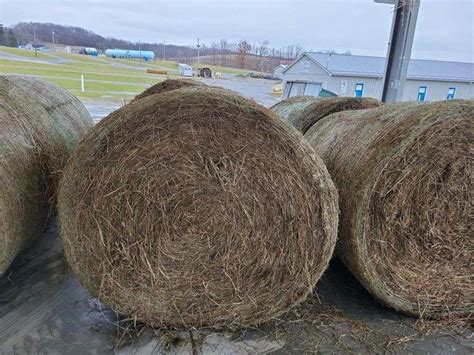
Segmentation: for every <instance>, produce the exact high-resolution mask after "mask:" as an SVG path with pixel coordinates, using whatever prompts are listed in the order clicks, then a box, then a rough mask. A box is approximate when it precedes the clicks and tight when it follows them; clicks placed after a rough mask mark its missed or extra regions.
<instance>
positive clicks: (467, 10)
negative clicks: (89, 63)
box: [0, 0, 474, 62]
mask: <svg viewBox="0 0 474 355" xmlns="http://www.w3.org/2000/svg"><path fill="white" fill-rule="evenodd" d="M473 19H474V0H421V8H420V13H419V17H418V25H417V31H416V34H415V43H414V47H413V53H412V57H413V58H422V59H439V60H455V61H465V62H474V54H473V47H474V39H473V32H474V27H473V26H474V25H473ZM0 21H2V22H3V23H4V24H6V25H14V24H16V23H18V22H22V21H26V22H29V21H34V22H53V23H58V24H63V25H73V26H80V27H83V28H86V29H88V30H91V31H94V32H96V33H98V34H100V35H102V36H111V37H117V38H121V39H127V40H131V41H138V40H141V41H146V42H162V41H163V40H166V42H167V43H175V44H183V45H193V44H195V43H196V38H197V37H200V39H201V42H204V43H206V45H210V44H211V42H212V41H218V40H219V39H221V38H224V39H227V40H228V41H231V42H235V41H237V40H239V39H247V40H248V41H250V42H253V43H258V42H261V41H264V40H268V41H269V42H270V46H272V47H275V48H279V47H281V46H283V45H286V44H290V43H299V44H301V45H302V46H303V47H304V49H305V50H324V49H334V50H337V51H344V50H350V51H351V52H352V53H353V54H362V55H379V56H384V55H385V53H386V45H387V40H388V36H389V31H390V24H391V21H392V6H390V5H385V4H376V3H374V2H373V0H296V1H292V0H173V1H171V0H162V1H158V0H155V1H149V0H142V1H131V0H103V1H92V0H0Z"/></svg>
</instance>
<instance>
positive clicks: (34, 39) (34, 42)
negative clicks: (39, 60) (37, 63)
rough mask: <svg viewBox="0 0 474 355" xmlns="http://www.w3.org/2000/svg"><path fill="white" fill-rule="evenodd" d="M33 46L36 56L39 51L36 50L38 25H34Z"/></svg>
mask: <svg viewBox="0 0 474 355" xmlns="http://www.w3.org/2000/svg"><path fill="white" fill-rule="evenodd" d="M33 48H34V49H35V57H37V56H38V52H37V50H36V26H35V25H33Z"/></svg>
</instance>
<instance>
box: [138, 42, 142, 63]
mask: <svg viewBox="0 0 474 355" xmlns="http://www.w3.org/2000/svg"><path fill="white" fill-rule="evenodd" d="M138 52H139V53H138V55H139V56H140V65H142V43H141V41H138Z"/></svg>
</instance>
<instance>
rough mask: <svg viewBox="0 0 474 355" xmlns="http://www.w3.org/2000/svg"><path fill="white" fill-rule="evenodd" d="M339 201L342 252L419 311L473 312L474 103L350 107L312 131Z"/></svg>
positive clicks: (390, 300)
mask: <svg viewBox="0 0 474 355" xmlns="http://www.w3.org/2000/svg"><path fill="white" fill-rule="evenodd" d="M305 138H306V139H307V140H308V141H309V142H310V144H311V145H312V146H313V147H314V148H315V150H316V152H318V153H319V154H320V155H321V156H322V157H323V160H324V161H325V162H326V164H327V167H328V170H329V172H330V173H331V176H332V177H333V179H334V182H335V184H336V187H337V189H338V192H339V196H340V208H341V223H340V230H339V231H340V233H339V244H338V251H337V253H338V255H339V256H340V257H341V258H342V260H343V261H344V263H345V264H346V265H347V266H348V268H349V269H350V270H351V271H352V273H353V274H354V275H355V276H356V277H357V278H358V279H359V280H360V281H361V283H362V284H363V285H364V286H365V287H366V288H367V289H368V290H369V291H370V292H371V293H372V294H373V295H375V296H376V297H378V298H379V299H380V300H381V301H382V302H383V303H385V304H387V305H389V306H391V307H393V308H395V309H397V310H399V311H401V312H404V313H407V314H410V315H415V316H426V317H433V318H436V317H441V316H444V315H447V314H449V313H450V312H460V313H470V312H472V311H473V310H474V308H473V302H474V287H473V283H472V277H471V275H472V260H473V259H472V250H474V245H473V236H472V226H473V225H474V223H473V222H474V221H473V213H472V201H473V191H474V189H473V179H472V177H473V176H472V167H473V162H474V149H473V148H474V147H473V142H474V102H473V101H449V102H438V103H432V104H426V105H419V104H415V103H409V104H407V103H405V104H396V105H389V106H386V107H380V108H377V109H371V110H361V111H346V112H340V113H337V114H333V115H331V116H329V117H326V118H325V119H323V120H321V121H319V122H317V123H316V124H315V125H314V126H313V127H312V128H311V129H310V130H309V131H308V132H307V133H306V135H305Z"/></svg>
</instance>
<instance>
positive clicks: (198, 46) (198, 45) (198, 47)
mask: <svg viewBox="0 0 474 355" xmlns="http://www.w3.org/2000/svg"><path fill="white" fill-rule="evenodd" d="M196 47H197V49H198V64H199V49H200V48H201V45H200V44H199V37H198V43H197V45H196Z"/></svg>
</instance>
